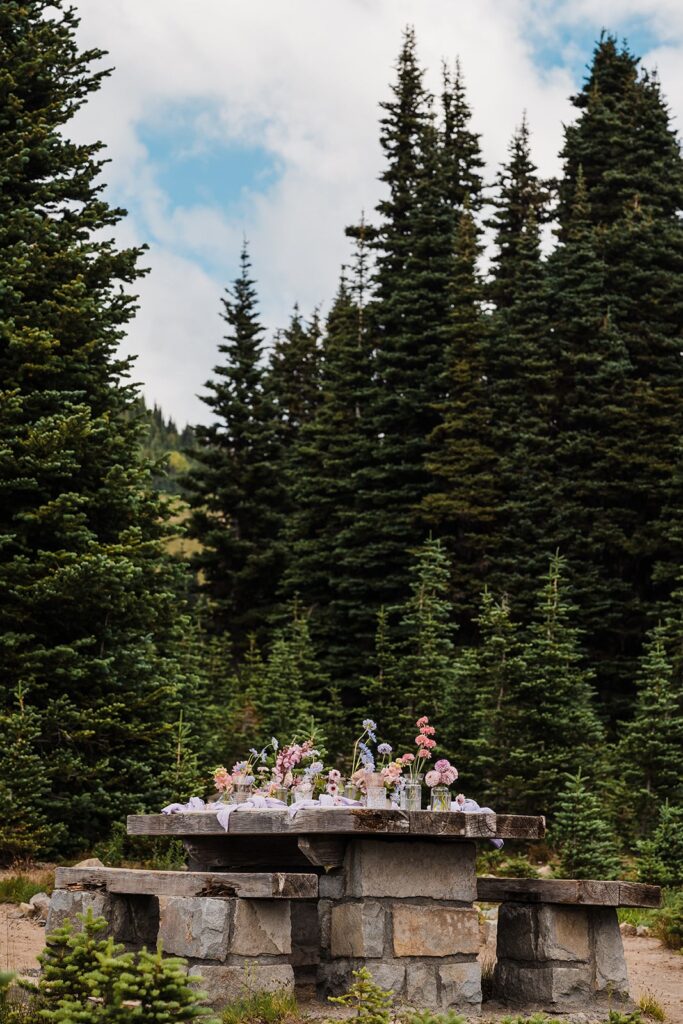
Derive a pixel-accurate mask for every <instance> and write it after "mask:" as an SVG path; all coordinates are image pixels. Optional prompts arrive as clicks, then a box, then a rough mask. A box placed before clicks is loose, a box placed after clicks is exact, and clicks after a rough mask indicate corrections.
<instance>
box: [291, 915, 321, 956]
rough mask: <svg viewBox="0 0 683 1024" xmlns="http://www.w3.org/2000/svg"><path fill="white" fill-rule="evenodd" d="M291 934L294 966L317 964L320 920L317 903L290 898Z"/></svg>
mask: <svg viewBox="0 0 683 1024" xmlns="http://www.w3.org/2000/svg"><path fill="white" fill-rule="evenodd" d="M290 908H291V911H290V912H291V918H292V925H291V936H292V956H291V959H290V963H291V964H292V965H293V966H294V967H303V966H307V965H310V964H317V963H318V962H319V960H320V920H319V918H318V907H317V904H316V903H315V902H314V901H313V900H311V901H310V902H309V901H308V900H292V902H291V904H290Z"/></svg>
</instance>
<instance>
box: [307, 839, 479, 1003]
mask: <svg viewBox="0 0 683 1024" xmlns="http://www.w3.org/2000/svg"><path fill="white" fill-rule="evenodd" d="M475 854H476V849H475V844H474V843H473V842H467V841H462V842H439V843H434V842H420V841H417V840H413V841H411V840H393V839H386V840H382V839H379V838H373V839H351V840H350V841H349V843H348V845H347V850H346V855H345V858H344V863H343V866H342V867H341V868H338V869H336V870H334V871H332V872H329V873H327V874H326V875H324V876H322V877H321V878H320V900H319V904H318V909H319V920H320V944H321V962H320V966H319V968H318V987H319V991H320V994H321V995H322V996H326V995H336V994H339V993H340V992H343V991H345V990H347V989H348V987H349V985H350V984H351V983H352V981H353V978H352V972H353V971H354V970H357V969H358V968H359V967H361V966H366V967H367V968H368V969H369V970H370V972H371V974H372V975H373V977H374V978H375V980H376V981H377V983H378V984H380V985H381V986H382V987H383V988H387V989H391V990H392V991H393V993H394V997H395V998H396V999H397V1000H398V1001H399V1002H403V1003H406V1004H408V1005H414V1006H420V1007H429V1008H433V1009H447V1008H451V1007H452V1008H456V1009H463V1010H467V1011H468V1012H470V1013H472V1012H478V1011H479V1009H480V1007H481V972H480V967H479V963H478V961H477V954H478V952H479V925H478V915H477V911H476V910H475V909H474V907H473V902H474V900H475V899H476V896H477V878H476V870H475Z"/></svg>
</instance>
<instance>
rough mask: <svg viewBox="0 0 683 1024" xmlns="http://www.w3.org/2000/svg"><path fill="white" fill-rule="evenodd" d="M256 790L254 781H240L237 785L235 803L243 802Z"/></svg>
mask: <svg viewBox="0 0 683 1024" xmlns="http://www.w3.org/2000/svg"><path fill="white" fill-rule="evenodd" d="M253 792H254V783H253V781H252V782H238V783H236V785H235V803H236V804H243V803H244V802H245V801H246V800H248V799H249V797H250V796H252V795H253Z"/></svg>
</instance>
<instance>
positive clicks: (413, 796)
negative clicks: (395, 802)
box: [403, 775, 422, 811]
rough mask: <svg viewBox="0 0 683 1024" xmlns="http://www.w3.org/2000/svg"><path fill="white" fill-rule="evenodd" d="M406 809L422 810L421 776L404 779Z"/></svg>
mask: <svg viewBox="0 0 683 1024" xmlns="http://www.w3.org/2000/svg"><path fill="white" fill-rule="evenodd" d="M403 794H404V800H405V809H406V811H421V810H422V776H421V775H418V776H417V778H411V779H406V784H405V787H404V789H403Z"/></svg>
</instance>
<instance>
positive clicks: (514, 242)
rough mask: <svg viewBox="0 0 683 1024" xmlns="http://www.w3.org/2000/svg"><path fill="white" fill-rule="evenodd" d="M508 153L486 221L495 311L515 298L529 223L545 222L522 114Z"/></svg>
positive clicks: (542, 192)
mask: <svg viewBox="0 0 683 1024" xmlns="http://www.w3.org/2000/svg"><path fill="white" fill-rule="evenodd" d="M508 152H509V154H510V155H509V159H508V162H507V163H506V164H503V166H502V168H501V170H500V171H499V173H498V177H497V182H496V184H497V192H496V196H495V198H494V199H493V207H494V213H493V215H492V217H491V218H490V219H489V221H488V226H489V227H491V228H492V229H493V232H494V243H495V251H494V255H493V258H492V260H491V280H490V282H489V285H488V289H487V291H488V295H489V297H490V299H491V300H492V301H493V302H494V304H495V306H496V308H497V309H507V308H508V307H509V306H511V305H512V303H513V302H514V301H515V298H516V297H517V291H516V287H515V282H516V280H517V264H518V259H519V256H520V254H519V248H520V243H521V242H522V239H523V237H524V234H525V231H526V228H527V225H528V224H529V223H530V221H531V220H534V221H536V223H539V224H540V223H542V222H543V220H544V219H545V203H546V199H547V193H546V189H545V187H544V186H543V185H542V183H541V182H540V181H539V178H538V174H537V167H536V164H535V163H534V162H533V160H532V158H531V143H530V132H529V125H528V123H527V119H526V114H525V115H524V117H523V118H522V123H521V124H520V126H519V128H517V129H516V131H515V132H514V134H513V136H512V139H511V141H510V146H509V150H508Z"/></svg>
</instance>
